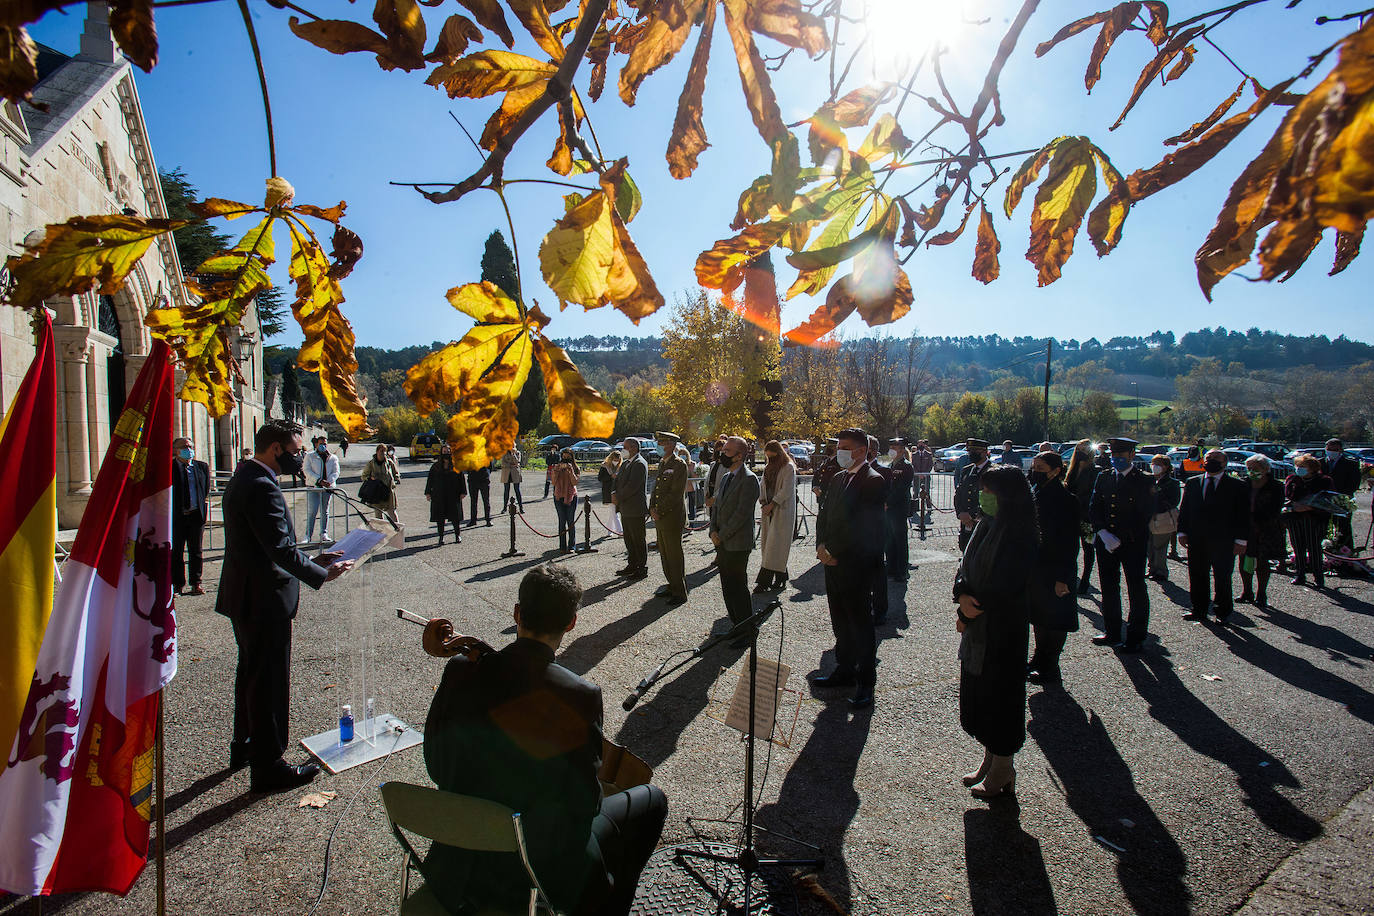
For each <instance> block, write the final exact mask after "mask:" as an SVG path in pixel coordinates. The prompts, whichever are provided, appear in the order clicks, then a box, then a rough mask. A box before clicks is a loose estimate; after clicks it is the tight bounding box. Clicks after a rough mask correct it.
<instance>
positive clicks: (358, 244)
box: [329, 226, 363, 280]
mask: <svg viewBox="0 0 1374 916" xmlns="http://www.w3.org/2000/svg"><path fill="white" fill-rule="evenodd" d="M330 243H331V244H332V245H333V250H332V251H330V252H329V256H330V258H332V259H333V262H332V263H331V264H330V265H329V277H330V279H333V280H342V279H343V278H344V277H347V276H348V275H349V274H351V273H353V268H354V266H355V265H356V264H357V263H358V261H359V260H360V259H361V258H362V256H363V240H362V239H360V238H359V237H358V234H357V233H356V232H354V231H353V230H352V229H347V228H345V227H343V226H336V227H335V228H334V238H333V239H331V240H330Z"/></svg>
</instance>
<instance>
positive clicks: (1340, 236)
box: [1327, 226, 1364, 277]
mask: <svg viewBox="0 0 1374 916" xmlns="http://www.w3.org/2000/svg"><path fill="white" fill-rule="evenodd" d="M1363 241H1364V226H1361V227H1360V228H1359V231H1357V232H1341V231H1339V230H1338V231H1337V232H1336V260H1335V263H1334V264H1333V265H1332V267H1331V271H1330V273H1328V274H1327V276H1329V277H1334V276H1335V275H1336V274H1338V273H1340V272H1341V271H1343V270H1345V269H1346V268H1347V267H1349V266H1350V262H1351V261H1353V260H1355V258H1356V257H1357V256H1358V255H1359V253H1360V243H1361V242H1363Z"/></svg>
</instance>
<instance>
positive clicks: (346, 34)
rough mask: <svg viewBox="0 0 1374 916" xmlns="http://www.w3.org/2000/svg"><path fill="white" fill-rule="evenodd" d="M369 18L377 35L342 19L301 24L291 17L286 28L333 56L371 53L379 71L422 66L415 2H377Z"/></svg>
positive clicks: (420, 30) (422, 41)
mask: <svg viewBox="0 0 1374 916" xmlns="http://www.w3.org/2000/svg"><path fill="white" fill-rule="evenodd" d="M372 19H373V21H374V22H376V23H377V27H378V28H380V29H381V30H382V31H381V34H378V33H377V32H375V31H373V30H372V29H370V28H368V27H367V26H365V25H363V24H362V23H359V22H352V21H350V20H346V19H312V20H309V21H307V22H301V21H300V20H299V19H298V18H296V17H295V16H292V17H291V18H290V19H289V20H288V21H287V25H289V26H290V28H291V31H292V32H294V33H295V34H296V36H297V37H299V38H303V39H304V40H306V41H308V42H310V43H311V44H313V45H315V46H316V47H319V48H323V49H324V50H326V51H329V52H331V53H334V54H350V53H352V52H355V51H365V52H367V53H370V54H375V55H377V64H378V66H380V67H381V68H382V69H383V70H418V69H420V68H422V67H423V66H424V65H425V36H426V32H425V20H424V16H423V15H422V14H421V13H420V7H419V4H417V3H416V2H415V0H377V3H376V6H375V7H374V8H373V10H372Z"/></svg>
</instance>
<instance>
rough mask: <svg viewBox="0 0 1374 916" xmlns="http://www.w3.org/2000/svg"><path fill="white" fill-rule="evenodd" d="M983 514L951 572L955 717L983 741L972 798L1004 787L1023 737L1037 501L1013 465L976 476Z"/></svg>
mask: <svg viewBox="0 0 1374 916" xmlns="http://www.w3.org/2000/svg"><path fill="white" fill-rule="evenodd" d="M980 486H981V490H980V492H979V494H978V505H979V508H980V509H981V510H982V515H981V516H980V518H979V520H978V525H977V527H975V528H974V529H973V535H972V536H971V537H970V538H969V542H968V546H967V547H965V548H964V556H963V559H962V560H961V561H960V563H959V571H958V573H957V574H956V575H955V578H954V601H955V603H956V604H958V606H959V609H958V617H959V619H958V624H957V627H956V628H957V629H958V631H959V632H960V633H961V634H963V637H962V640H961V641H960V643H959V665H960V674H959V724H960V725H961V726H962V727H963V729H964V731H966V732H968V733H969V734H970V735H972V736H973V737H974V738H976V739H978V743H979V744H981V745H983V763H982V765H981V766H979V767H978V770H977V771H976V772H973V773H969V774H967V775H966V776H964V785H966V786H971V787H972V790H973V795H974V797H976V798H995V797H996V796H999V795H1004V794H1008V793H1010V792H1012V791H1013V789H1014V788H1015V785H1016V770H1015V769H1014V768H1013V767H1012V758H1013V757H1014V756H1015V755H1016V752H1017V751H1019V750H1020V749H1021V745H1022V744H1024V743H1025V741H1026V648H1027V645H1028V643H1029V642H1030V621H1029V615H1030V601H1029V595H1030V584H1031V579H1032V575H1033V574H1034V568H1035V562H1036V556H1037V549H1036V548H1037V541H1038V538H1037V535H1036V526H1035V503H1034V502H1033V501H1032V499H1031V492H1030V487H1029V486H1028V485H1027V483H1026V476H1025V475H1024V474H1022V473H1021V469H1020V468H1017V467H997V468H993V469H992V470H990V471H985V472H984V473H983V476H982V478H981V479H980Z"/></svg>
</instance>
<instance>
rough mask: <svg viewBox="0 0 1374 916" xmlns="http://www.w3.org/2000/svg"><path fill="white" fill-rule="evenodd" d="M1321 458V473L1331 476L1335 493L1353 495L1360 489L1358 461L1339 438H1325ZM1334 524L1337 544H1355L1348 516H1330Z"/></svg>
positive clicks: (1348, 545)
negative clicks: (1324, 452) (1351, 455)
mask: <svg viewBox="0 0 1374 916" xmlns="http://www.w3.org/2000/svg"><path fill="white" fill-rule="evenodd" d="M1319 457H1321V460H1322V473H1323V474H1325V475H1326V476H1327V477H1330V478H1331V488H1332V489H1333V490H1335V491H1336V492H1337V493H1344V494H1345V495H1346V496H1351V497H1353V496H1354V495H1355V492H1356V491H1357V490H1359V489H1360V463H1359V462H1358V461H1356V460H1355V459H1354V458H1351V457H1350V456H1349V455H1347V454H1346V453H1345V443H1343V442H1341V440H1340V439H1328V440H1326V454H1324V455H1321V456H1319ZM1332 522H1333V523H1334V524H1335V526H1336V541H1337V546H1341V545H1344V546H1346V547H1354V546H1355V532H1354V530H1353V529H1352V528H1351V527H1350V516H1348V515H1337V516H1334V517H1333V518H1332Z"/></svg>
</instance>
